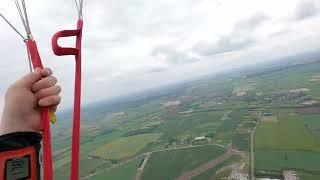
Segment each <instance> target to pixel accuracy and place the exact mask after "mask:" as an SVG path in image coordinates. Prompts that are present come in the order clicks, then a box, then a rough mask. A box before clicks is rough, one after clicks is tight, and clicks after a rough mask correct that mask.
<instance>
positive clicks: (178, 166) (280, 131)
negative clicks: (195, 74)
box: [52, 60, 320, 180]
mask: <svg viewBox="0 0 320 180" xmlns="http://www.w3.org/2000/svg"><path fill="white" fill-rule="evenodd" d="M284 64H285V65H283V67H280V68H279V67H278V65H277V64H274V65H270V66H272V67H270V68H269V67H264V66H259V65H257V66H255V67H254V68H248V69H243V70H239V71H234V72H230V74H222V75H221V76H220V75H219V76H208V77H204V78H200V79H197V80H194V81H190V82H185V83H182V84H177V85H172V86H169V87H163V88H160V89H158V90H157V89H154V90H152V91H146V92H143V93H141V94H137V95H132V96H128V97H126V98H123V99H120V100H119V101H117V103H115V102H110V103H107V102H103V103H101V104H99V103H97V104H96V105H94V106H92V107H91V106H88V108H87V107H86V108H84V109H83V110H84V112H83V118H82V125H81V151H80V154H81V155H80V156H81V162H80V164H81V167H80V176H81V177H82V178H83V177H86V176H89V175H90V174H93V173H97V172H99V173H98V174H97V175H95V176H91V177H90V179H98V180H99V179H112V180H113V179H114V180H118V179H119V180H126V179H128V180H129V179H131V180H132V179H135V175H136V173H137V168H138V166H139V164H140V163H141V158H138V159H135V160H133V161H129V163H125V164H123V165H121V164H122V163H123V162H126V161H127V160H130V159H132V158H135V157H138V156H139V157H140V155H143V154H144V153H151V154H152V155H151V156H150V159H149V160H148V162H147V164H146V166H145V169H144V171H143V177H142V179H143V180H157V179H159V180H160V179H161V180H167V179H174V178H175V177H177V176H179V175H181V174H182V173H184V172H186V171H189V170H192V169H194V168H197V167H199V166H200V165H202V164H204V163H206V162H208V161H211V160H212V159H214V158H216V157H217V156H219V155H221V154H223V153H225V152H226V149H229V148H232V149H234V150H240V151H243V152H244V153H245V154H246V158H245V161H243V160H244V159H243V157H241V158H240V157H237V159H236V160H232V159H231V160H230V159H229V160H227V161H225V162H223V163H221V164H219V165H217V166H216V167H214V168H212V169H211V170H209V171H207V172H205V173H203V174H201V175H199V176H198V177H196V178H195V179H200V180H206V179H212V178H219V177H221V178H223V176H227V175H228V173H230V171H226V172H225V173H222V174H220V175H218V176H216V175H215V173H216V171H217V170H219V169H221V168H223V167H225V166H227V165H229V164H230V163H231V162H239V161H241V162H245V163H244V164H243V166H241V168H243V169H242V171H243V173H244V174H248V169H249V168H248V167H250V161H249V160H248V157H249V155H248V154H249V149H250V137H251V133H252V131H253V129H254V127H255V126H256V123H257V121H258V117H259V114H260V113H262V115H263V118H262V120H261V122H260V125H259V126H258V128H257V129H256V131H255V136H254V151H255V152H256V154H255V158H256V159H255V162H256V173H257V174H256V175H257V176H259V175H261V173H263V176H264V177H273V176H276V177H279V178H281V170H283V168H294V169H297V173H298V174H299V175H301V177H303V178H302V179H319V178H318V177H319V176H320V175H319V168H318V167H319V164H318V163H317V162H320V160H319V155H317V154H320V114H319V113H320V112H317V108H320V106H319V104H314V105H308V104H306V103H305V102H309V101H319V100H320V83H319V82H320V81H310V79H313V78H317V77H320V65H319V62H316V63H310V64H300V65H291V63H290V61H289V60H288V62H287V63H284ZM301 89H302V90H301ZM309 107H313V108H314V109H315V110H316V111H315V112H310V111H308V110H310V109H309ZM301 110H302V111H301ZM304 110H306V111H305V112H304ZM319 111H320V110H319ZM58 119H61V120H60V121H59V122H58V123H57V125H55V127H54V128H53V131H52V132H53V142H52V143H53V150H54V152H55V153H54V154H55V155H54V174H55V179H62V180H64V179H69V177H68V176H69V174H70V173H69V171H70V145H71V142H70V140H71V132H70V130H71V125H72V122H71V119H72V117H71V116H70V117H63V118H59V117H58ZM203 137H205V140H202V141H197V140H196V139H197V138H200V139H201V138H203ZM191 144H192V145H196V144H203V145H205V146H202V147H197V148H195V147H192V148H190V145H191ZM214 144H219V145H221V146H224V148H222V147H220V146H215V145H214ZM176 148H186V149H178V150H176ZM164 150H165V151H164ZM239 158H240V159H239ZM229 161H230V162H229ZM119 164H120V165H121V166H119V167H115V168H112V169H110V170H108V171H102V170H105V169H108V168H110V167H112V166H118V165H119Z"/></svg>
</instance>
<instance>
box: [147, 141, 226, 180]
mask: <svg viewBox="0 0 320 180" xmlns="http://www.w3.org/2000/svg"><path fill="white" fill-rule="evenodd" d="M226 152H227V150H226V149H225V148H222V147H220V146H215V145H211V146H202V147H196V148H189V149H178V150H172V151H165V152H157V153H153V154H152V156H151V158H150V159H149V161H148V164H147V166H146V167H145V170H144V173H143V176H142V180H149V179H152V180H163V179H174V178H176V177H178V176H179V175H181V174H182V173H183V172H186V171H189V170H192V169H194V168H196V167H198V166H199V165H201V164H204V163H206V162H208V161H210V160H212V159H215V158H217V157H218V156H220V155H222V154H224V153H226Z"/></svg>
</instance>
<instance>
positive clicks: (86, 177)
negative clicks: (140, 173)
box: [80, 144, 226, 179]
mask: <svg viewBox="0 0 320 180" xmlns="http://www.w3.org/2000/svg"><path fill="white" fill-rule="evenodd" d="M202 146H220V147H222V148H226V147H225V146H223V145H221V144H205V145H196V146H187V147H177V148H170V149H162V150H155V151H150V152H146V153H144V154H141V155H139V156H136V157H134V158H132V159H129V160H127V161H125V162H123V163H120V164H117V165H114V166H112V167H110V168H107V169H103V170H101V171H97V172H95V173H91V174H89V175H88V176H85V177H82V178H80V179H89V178H90V177H92V176H95V175H97V174H100V173H103V172H106V171H109V170H111V169H113V168H116V167H119V166H122V165H125V164H127V163H129V162H131V161H133V160H135V159H138V158H140V157H143V156H145V155H146V154H148V153H150V154H152V153H156V152H164V151H172V150H178V149H191V148H197V147H202Z"/></svg>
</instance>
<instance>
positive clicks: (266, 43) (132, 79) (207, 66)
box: [0, 0, 320, 109]
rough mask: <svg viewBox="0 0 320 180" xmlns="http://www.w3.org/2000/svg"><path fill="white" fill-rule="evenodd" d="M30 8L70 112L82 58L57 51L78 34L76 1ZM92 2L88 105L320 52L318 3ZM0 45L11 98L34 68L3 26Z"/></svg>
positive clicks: (31, 3) (1, 87)
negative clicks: (65, 34) (13, 87)
mask: <svg viewBox="0 0 320 180" xmlns="http://www.w3.org/2000/svg"><path fill="white" fill-rule="evenodd" d="M26 1H27V5H28V12H29V19H30V23H31V30H32V32H33V34H34V37H35V38H36V40H37V42H38V46H39V50H40V53H41V56H42V59H43V63H44V64H45V66H48V67H51V68H52V69H53V71H54V73H55V75H56V76H57V77H58V79H59V84H60V85H61V86H62V89H63V93H62V108H66V107H68V108H69V107H71V104H72V96H73V78H74V75H73V73H74V59H73V57H71V56H69V57H56V56H54V55H53V53H52V50H51V46H50V44H51V36H52V35H53V34H54V33H55V32H56V31H57V30H61V29H73V28H74V27H75V25H76V20H77V11H76V8H75V5H74V1H73V0H54V1H53V0H41V1H39V0H26ZM84 1H85V2H84V41H83V102H84V103H89V102H94V101H97V100H101V99H108V98H111V97H115V96H120V95H123V94H128V93H132V92H136V91H140V90H143V89H146V88H151V87H156V86H160V85H164V84H169V83H173V82H177V81H181V80H185V79H189V78H193V77H197V76H201V75H204V74H209V73H215V72H218V71H222V70H225V69H230V68H234V67H238V66H242V65H247V64H253V63H258V62H262V61H266V60H268V59H273V58H276V57H279V56H284V55H289V54H293V53H297V52H303V51H306V50H312V49H317V48H318V47H320V14H318V12H319V10H320V2H319V1H318V0H241V1H239V0H160V1H159V0H100V1H99V0H87V1H86V0H84ZM0 11H1V12H2V13H3V14H5V15H6V16H7V17H8V19H10V21H12V22H14V24H15V25H16V26H17V27H19V29H20V30H21V31H22V26H21V22H20V21H19V18H18V13H17V11H16V9H15V6H14V3H13V0H1V2H0ZM0 41H1V44H2V47H1V48H0V54H1V60H0V77H1V84H0V98H1V99H3V95H4V93H5V90H6V88H7V87H8V86H9V84H10V83H12V81H14V80H15V79H17V78H18V77H20V76H22V75H23V74H25V73H27V72H28V64H27V59H26V50H25V45H24V44H23V42H22V41H21V39H19V36H17V35H16V34H15V33H14V32H13V31H12V30H11V29H10V28H9V27H8V26H7V25H6V24H5V23H4V22H3V21H0ZM73 42H74V41H73V40H63V41H61V42H60V43H61V44H64V45H70V46H73V45H72V44H73ZM0 104H3V102H2V103H0ZM0 107H1V105H0ZM1 109H2V108H1Z"/></svg>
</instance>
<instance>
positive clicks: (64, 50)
mask: <svg viewBox="0 0 320 180" xmlns="http://www.w3.org/2000/svg"><path fill="white" fill-rule="evenodd" d="M82 26H83V22H82V20H79V21H78V24H77V29H76V30H63V31H59V32H57V33H56V34H54V35H53V37H52V50H53V52H54V54H55V55H57V56H65V55H78V54H79V52H80V49H81V47H80V46H79V45H78V43H77V44H76V48H70V47H61V46H59V44H58V40H59V38H61V37H71V36H77V42H78V41H79V39H81V35H82Z"/></svg>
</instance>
